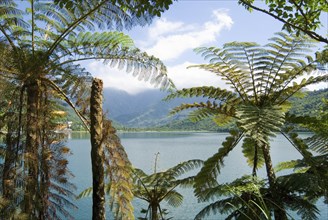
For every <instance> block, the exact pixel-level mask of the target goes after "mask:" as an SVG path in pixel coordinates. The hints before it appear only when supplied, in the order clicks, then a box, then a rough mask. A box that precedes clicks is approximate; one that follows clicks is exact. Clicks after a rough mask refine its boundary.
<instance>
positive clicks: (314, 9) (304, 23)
mask: <svg viewBox="0 0 328 220" xmlns="http://www.w3.org/2000/svg"><path fill="white" fill-rule="evenodd" d="M238 3H239V4H241V5H243V6H244V7H245V8H246V9H247V10H249V11H252V10H256V11H260V12H262V13H264V14H267V15H269V16H271V17H273V18H275V19H277V20H279V21H281V22H283V24H284V26H283V29H285V30H287V31H288V32H290V33H293V32H296V33H297V34H298V35H299V34H301V33H305V34H306V35H308V36H309V37H311V38H313V39H315V40H317V41H321V42H324V43H326V44H328V39H327V37H326V36H323V35H320V34H319V33H317V32H315V31H316V30H317V29H319V28H320V27H323V26H324V25H325V24H322V21H321V20H320V17H321V16H322V14H324V13H328V6H327V1H326V0H306V1H305V0H266V1H265V4H266V6H267V7H261V6H259V5H258V4H256V1H254V0H239V1H238Z"/></svg>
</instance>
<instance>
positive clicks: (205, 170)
mask: <svg viewBox="0 0 328 220" xmlns="http://www.w3.org/2000/svg"><path fill="white" fill-rule="evenodd" d="M242 136H243V133H239V132H238V131H231V132H230V136H228V137H227V138H226V140H225V141H224V142H223V143H222V147H221V148H219V150H218V152H217V153H215V154H214V155H213V156H212V157H210V158H208V159H207V160H206V161H205V162H204V165H203V167H202V168H201V170H200V171H199V173H198V174H197V175H196V177H195V185H194V188H195V195H196V196H197V197H198V199H200V200H202V199H203V197H204V195H203V191H204V190H206V189H207V188H211V187H213V186H215V185H217V183H216V178H217V177H218V174H219V173H220V171H221V168H222V166H224V158H225V157H226V156H227V155H228V154H229V153H230V152H231V151H232V150H233V149H234V148H235V146H236V145H237V144H238V143H239V141H240V140H241V138H242Z"/></svg>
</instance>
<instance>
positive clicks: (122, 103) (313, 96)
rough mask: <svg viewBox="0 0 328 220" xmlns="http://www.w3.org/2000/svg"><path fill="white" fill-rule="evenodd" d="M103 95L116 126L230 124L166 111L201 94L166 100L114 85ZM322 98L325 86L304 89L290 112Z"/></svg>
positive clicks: (311, 108) (327, 92) (310, 107)
mask: <svg viewBox="0 0 328 220" xmlns="http://www.w3.org/2000/svg"><path fill="white" fill-rule="evenodd" d="M104 96H105V103H104V109H107V111H108V115H109V117H110V118H112V120H113V121H115V122H117V125H118V127H119V128H123V127H125V128H145V129H150V128H151V129H154V130H196V131H204V130H207V131H223V130H228V129H229V128H230V126H223V127H218V126H217V125H216V124H215V123H214V121H213V120H211V119H206V120H203V121H200V122H192V121H190V120H189V119H188V113H187V112H184V113H183V114H179V115H174V116H170V115H169V112H170V111H171V110H172V109H173V108H174V107H176V106H178V105H180V104H181V103H188V102H200V101H202V99H201V98H193V99H176V100H173V101H169V102H165V101H163V100H162V99H163V98H164V97H165V96H166V93H164V92H161V91H157V90H150V91H145V92H142V93H139V94H136V95H130V94H128V93H126V92H124V91H119V90H113V89H106V90H105V92H104ZM323 98H328V89H323V90H318V91H309V92H305V93H304V97H302V98H292V99H291V103H292V108H291V109H290V112H291V113H294V114H297V115H306V114H311V113H314V112H316V111H318V110H320V109H321V107H322V106H323V103H322V99H323ZM190 100H191V101H190ZM120 125H121V126H120Z"/></svg>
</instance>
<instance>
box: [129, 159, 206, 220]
mask: <svg viewBox="0 0 328 220" xmlns="http://www.w3.org/2000/svg"><path fill="white" fill-rule="evenodd" d="M202 164H203V161H201V160H189V161H185V162H181V163H180V164H178V165H176V166H174V167H172V168H169V169H167V170H166V171H162V172H156V171H154V173H153V174H150V175H147V174H146V173H144V172H143V171H142V170H140V169H137V168H134V169H133V182H134V187H133V195H134V196H135V197H136V198H139V199H141V200H144V201H146V202H147V203H148V208H147V211H146V213H145V219H151V220H156V219H159V216H160V218H161V219H163V216H164V214H165V213H163V211H164V210H163V209H162V208H161V205H160V204H161V202H162V201H166V202H167V204H168V205H170V206H172V207H177V206H180V205H181V203H182V200H183V196H182V195H181V194H180V193H179V192H177V190H176V188H177V187H178V186H180V187H187V186H192V183H193V180H194V176H189V177H184V178H182V179H181V178H178V177H180V176H182V175H184V174H185V173H187V172H188V171H191V170H193V169H196V168H199V167H200V166H202ZM155 166H156V165H155ZM148 214H149V216H148Z"/></svg>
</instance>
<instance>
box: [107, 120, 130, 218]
mask: <svg viewBox="0 0 328 220" xmlns="http://www.w3.org/2000/svg"><path fill="white" fill-rule="evenodd" d="M103 131H104V132H103V137H104V139H103V145H104V158H105V175H106V178H107V179H108V186H107V187H106V194H108V195H109V196H110V198H111V200H110V208H111V210H112V212H113V213H114V215H115V216H116V217H117V218H121V217H122V218H127V219H133V206H132V199H133V193H132V188H133V181H132V167H131V163H130V161H129V159H128V156H127V154H126V152H125V150H124V147H123V146H122V145H121V142H120V139H119V137H118V136H117V135H116V130H115V129H114V128H113V127H112V125H111V121H105V122H104V129H103Z"/></svg>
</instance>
